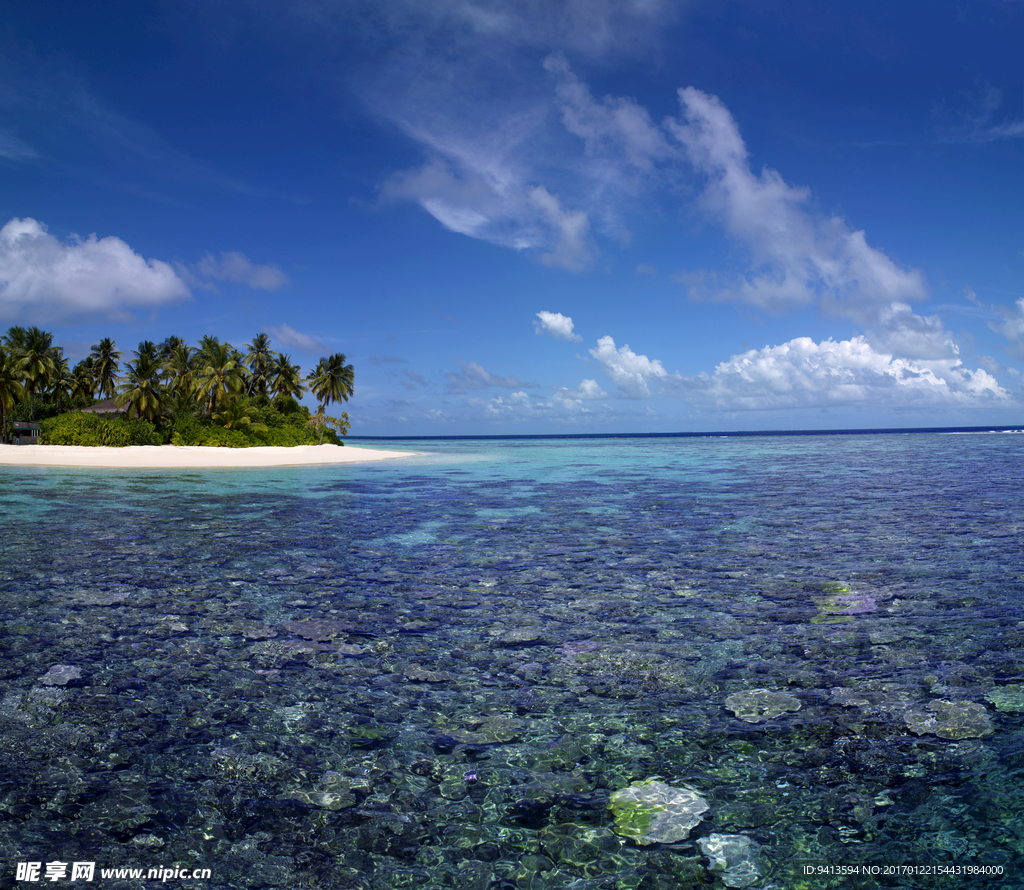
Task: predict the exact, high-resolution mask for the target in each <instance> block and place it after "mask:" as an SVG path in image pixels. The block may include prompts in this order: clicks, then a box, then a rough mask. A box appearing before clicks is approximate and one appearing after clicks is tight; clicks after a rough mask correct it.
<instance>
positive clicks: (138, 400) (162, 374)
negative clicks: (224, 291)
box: [0, 326, 355, 448]
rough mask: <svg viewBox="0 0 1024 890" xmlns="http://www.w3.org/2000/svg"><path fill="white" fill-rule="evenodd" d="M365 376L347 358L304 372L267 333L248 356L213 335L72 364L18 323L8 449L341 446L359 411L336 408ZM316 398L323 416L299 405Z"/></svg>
mask: <svg viewBox="0 0 1024 890" xmlns="http://www.w3.org/2000/svg"><path fill="white" fill-rule="evenodd" d="M354 380H355V376H354V371H353V368H352V365H350V364H348V363H347V362H346V359H345V356H344V354H343V353H340V352H339V353H335V354H334V355H330V356H324V357H322V358H321V359H320V361H319V362H318V364H317V365H316V367H315V368H314V369H313V371H311V372H310V373H309V374H308V375H307V376H306V377H303V376H302V371H301V369H300V367H299V366H298V365H295V364H293V363H292V361H291V357H290V356H289V355H286V354H284V353H279V352H275V351H274V350H272V349H271V348H270V338H269V337H268V336H267V335H266V334H257V335H256V336H255V337H254V338H253V340H252V342H251V343H250V344H249V345H248V346H247V347H246V348H245V351H244V352H243V351H242V350H239V349H236V348H235V347H234V346H232V345H231V344H230V343H226V342H221V341H220V340H219V339H218V338H217V337H213V336H206V337H203V338H202V340H200V341H199V344H198V345H197V346H191V345H189V344H188V343H186V342H185V341H184V340H182V339H181V338H180V337H168V338H167V339H165V340H164V341H163V342H162V343H159V344H156V343H153V342H152V341H149V340H144V341H143V342H141V343H140V344H139V345H138V348H137V349H135V350H133V351H132V353H131V359H130V360H127V361H124V362H123V363H122V353H121V352H119V351H118V349H117V347H116V345H115V343H114V341H113V340H112V339H110V338H109V337H108V338H104V339H102V340H100V342H99V343H96V344H95V345H93V347H92V350H91V352H90V354H89V356H88V357H86V358H84V359H82V360H81V361H80V362H78V364H76V365H75V366H74V367H73V368H72V367H70V365H69V363H68V361H67V359H66V358H65V357H64V351H63V349H62V348H61V347H59V346H54V345H53V335H52V334H51V333H49V332H48V331H44V330H41V329H40V328H38V327H31V328H23V327H18V326H15V327H12V328H9V329H8V330H7V333H6V334H4V335H3V336H2V337H0V444H5V443H9V444H22V443H31V444H32V445H33V446H35V445H39V446H54V445H62V446H80V447H98V446H107V447H115V448H125V447H130V446H149V445H177V446H185V447H187V446H193V447H195V446H200V447H217V448H225V447H226V448H253V447H256V448H266V447H277V448H281V447H286V448H294V447H297V446H313V445H323V444H329V445H341V444H343V443H342V441H341V439H342V437H343V436H344V435H345V433H346V432H347V431H348V429H349V419H348V414H347V413H345V412H342V413H341V415H340V417H329V416H328V415H327V408H328V407H329V406H330V405H331V404H338V403H342V402H347V401H348V399H349V398H350V397H351V395H352V394H353V385H354ZM307 391H309V392H311V393H312V394H313V396H314V397H315V398H316V400H317V403H318V406H317V410H316V412H311V411H310V410H309V408H307V407H305V406H304V405H301V404H300V403H299V401H298V400H299V399H300V398H302V396H303V395H304V394H305V393H306V392H307Z"/></svg>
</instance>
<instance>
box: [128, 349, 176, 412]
mask: <svg viewBox="0 0 1024 890" xmlns="http://www.w3.org/2000/svg"><path fill="white" fill-rule="evenodd" d="M140 345H141V344H140ZM135 357H136V358H135V361H134V362H128V364H127V365H125V373H124V377H122V383H121V385H120V386H119V387H118V391H119V395H118V397H117V404H118V405H119V406H121V407H124V406H126V405H127V406H128V416H129V417H142V418H144V419H145V420H148V421H150V422H152V423H156V421H157V420H159V418H160V415H161V414H163V409H164V401H165V399H166V394H165V393H164V389H163V386H162V385H161V374H162V367H161V365H160V362H159V360H158V359H156V358H155V357H154V356H152V355H150V353H149V352H148V351H146V350H142V351H140V352H136V353H135Z"/></svg>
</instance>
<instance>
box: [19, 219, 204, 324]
mask: <svg viewBox="0 0 1024 890" xmlns="http://www.w3.org/2000/svg"><path fill="white" fill-rule="evenodd" d="M190 296H191V294H190V293H189V289H188V286H187V285H186V284H185V282H184V281H183V280H182V279H181V278H180V277H178V275H177V274H176V273H175V271H174V269H173V268H172V267H171V266H170V265H169V264H167V263H165V262H162V261H161V260H153V259H150V260H147V259H144V258H143V257H141V256H140V255H139V254H137V253H135V252H134V251H133V250H132V249H131V248H130V247H129V246H128V245H127V244H126V243H125V242H124V241H122V240H121V239H120V238H117V237H114V236H113V235H108V236H107V237H105V238H98V237H97V236H96V235H89V236H88V237H87V238H80V237H78V236H77V235H76V236H72V237H71V238H70V239H68V240H67V241H64V242H62V241H60V240H58V239H57V238H55V237H54V236H53V235H51V234H49V232H47V230H46V226H45V225H43V224H42V223H40V222H37V221H36V220H34V219H28V218H26V219H12V220H10V222H8V223H7V224H6V225H5V226H4V227H3V228H2V229H0V317H2V318H4V319H5V321H8V322H14V321H19V322H20V321H24V322H29V323H35V324H53V323H54V322H55V321H64V322H74V321H82V320H85V319H87V318H95V317H96V316H101V317H105V318H109V319H113V320H128V319H130V318H131V314H130V310H132V309H141V308H149V309H152V308H155V307H158V306H163V305H166V304H169V303H175V302H179V301H181V300H187V299H189V297H190Z"/></svg>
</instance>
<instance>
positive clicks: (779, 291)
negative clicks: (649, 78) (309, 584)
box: [666, 87, 927, 323]
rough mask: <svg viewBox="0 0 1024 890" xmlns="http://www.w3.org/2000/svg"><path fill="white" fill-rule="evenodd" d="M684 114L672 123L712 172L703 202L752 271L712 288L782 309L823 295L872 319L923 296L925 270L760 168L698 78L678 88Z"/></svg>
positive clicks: (832, 307) (825, 303)
mask: <svg viewBox="0 0 1024 890" xmlns="http://www.w3.org/2000/svg"><path fill="white" fill-rule="evenodd" d="M679 100H680V104H681V106H682V112H683V119H684V120H683V121H682V122H680V121H675V120H669V121H667V122H666V126H667V128H668V130H669V132H670V133H672V135H673V136H674V137H675V138H676V139H677V140H678V141H679V142H680V144H681V145H682V146H683V148H684V149H685V151H686V155H687V157H688V158H689V160H690V162H691V163H692V164H693V166H694V167H695V168H696V170H697V171H699V172H700V173H701V174H703V175H704V176H705V177H706V185H705V188H704V192H703V194H702V196H701V201H702V203H703V205H704V207H705V208H706V209H707V211H708V212H709V213H711V214H712V215H713V216H714V217H715V218H717V219H719V220H720V221H721V222H722V224H723V225H724V226H725V228H726V230H727V231H728V232H729V233H730V234H731V235H733V236H735V237H737V238H739V239H740V240H741V241H742V242H743V243H744V244H745V245H746V246H747V247H748V248H749V249H750V251H751V254H752V256H753V260H754V263H755V272H754V274H753V275H752V276H751V277H740V278H739V279H738V280H737V281H736V282H735V283H733V284H732V285H731V286H729V287H726V288H725V289H723V290H722V291H720V292H719V293H718V294H716V295H715V296H717V297H719V298H727V299H732V300H738V301H740V302H744V303H748V304H750V305H753V306H757V307H759V308H762V309H768V310H780V309H791V308H797V307H800V306H804V305H808V304H812V303H819V304H820V305H821V306H822V307H823V308H825V309H826V310H829V311H832V312H834V313H836V314H839V315H844V316H847V317H849V318H853V319H856V320H857V321H860V322H861V323H872V322H874V321H876V320H877V319H878V317H879V312H880V311H882V310H884V309H885V308H887V307H889V306H891V305H892V304H893V303H909V302H912V301H915V300H920V299H924V298H925V297H926V296H927V293H926V290H925V286H924V281H923V279H922V277H921V274H920V273H919V272H917V271H915V270H909V271H908V270H905V269H901V268H900V267H899V266H897V265H896V263H894V262H893V261H892V260H891V259H890V258H889V257H887V256H886V255H885V254H883V253H882V252H881V251H879V250H876V249H875V248H873V247H871V246H870V245H869V244H868V243H867V239H866V237H865V235H864V232H861V231H854V230H852V229H850V227H849V226H848V225H847V223H846V221H845V220H843V219H841V218H839V217H837V216H823V215H819V214H816V213H814V212H812V211H811V210H810V209H808V207H807V205H808V202H809V200H810V192H809V190H808V189H806V188H799V187H794V186H791V185H788V184H787V183H786V182H785V181H783V179H782V177H781V176H780V175H779V174H778V173H777V172H776V171H775V170H772V169H770V168H765V169H764V170H762V172H761V174H760V176H755V175H754V174H753V173H752V172H751V170H750V165H749V161H748V157H747V150H746V146H745V145H744V144H743V139H742V137H741V136H740V133H739V129H738V128H737V126H736V122H735V121H734V120H733V117H732V115H731V114H730V113H729V110H728V109H727V108H726V107H725V106H724V105H723V104H722V102H721V101H720V100H719V99H718V98H717V97H715V96H711V95H708V94H707V93H703V92H701V91H700V90H697V89H694V88H693V87H686V88H685V89H681V90H680V91H679Z"/></svg>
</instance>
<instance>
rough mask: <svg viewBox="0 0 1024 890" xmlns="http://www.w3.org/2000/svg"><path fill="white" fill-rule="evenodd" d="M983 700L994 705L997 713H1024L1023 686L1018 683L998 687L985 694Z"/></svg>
mask: <svg viewBox="0 0 1024 890" xmlns="http://www.w3.org/2000/svg"><path fill="white" fill-rule="evenodd" d="M985 698H987V699H988V700H989V701H990V702H992V704H993V705H995V708H996V710H997V711H1002V712H1003V713H1006V712H1009V711H1024V685H1022V684H1020V683H1009V684H1007V685H1006V686H999V687H997V688H996V689H992V690H990V691H989V692H987V693H986V694H985Z"/></svg>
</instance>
